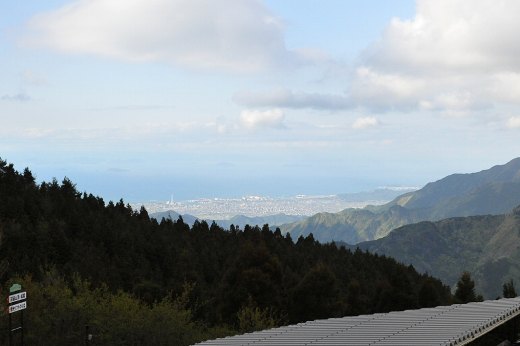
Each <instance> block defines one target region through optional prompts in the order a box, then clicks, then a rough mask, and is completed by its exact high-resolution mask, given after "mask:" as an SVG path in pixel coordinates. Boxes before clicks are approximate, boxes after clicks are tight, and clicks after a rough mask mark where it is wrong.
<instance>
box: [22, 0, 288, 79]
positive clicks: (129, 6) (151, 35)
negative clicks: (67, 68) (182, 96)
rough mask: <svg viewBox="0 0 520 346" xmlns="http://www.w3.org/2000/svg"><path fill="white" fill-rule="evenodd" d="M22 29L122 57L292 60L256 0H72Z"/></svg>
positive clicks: (50, 42)
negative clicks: (26, 28) (72, 0)
mask: <svg viewBox="0 0 520 346" xmlns="http://www.w3.org/2000/svg"><path fill="white" fill-rule="evenodd" d="M28 29H29V32H28V34H27V36H26V37H25V39H24V40H23V42H24V43H26V44H29V45H37V46H44V47H48V48H51V49H55V50H59V51H62V52H67V53H86V54H93V55H100V56H107V57H112V58H117V59H123V60H127V61H139V62H140V61H161V62H168V63H172V64H177V65H181V66H187V67H193V68H218V69H227V70H232V71H251V70H260V69H264V68H267V67H271V66H274V65H283V64H285V63H289V62H294V61H292V59H298V54H296V53H292V52H289V51H288V50H287V49H286V47H285V43H284V37H283V26H282V24H281V21H280V20H279V19H278V18H277V17H276V16H275V15H273V14H272V13H271V12H270V11H269V10H268V9H267V8H266V7H265V5H264V4H263V3H262V2H261V1H258V0H221V1H212V0H78V1H75V2H73V3H71V4H69V5H66V6H63V7H61V8H59V9H57V10H54V11H51V12H47V13H43V14H40V15H38V16H36V17H34V18H32V20H31V21H30V22H29V23H28Z"/></svg>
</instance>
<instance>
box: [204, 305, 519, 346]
mask: <svg viewBox="0 0 520 346" xmlns="http://www.w3.org/2000/svg"><path fill="white" fill-rule="evenodd" d="M519 314H520V298H509V299H499V300H488V301H485V302H479V303H468V304H455V305H450V306H438V307H436V308H426V309H419V310H406V311H396V312H390V313H385V314H374V315H361V316H352V317H342V318H331V319H327V320H316V321H309V322H304V323H298V324H295V325H290V326H286V327H281V328H273V329H268V330H263V331H260V332H254V333H248V334H243V335H237V336H231V337H226V338H221V339H216V340H209V341H205V342H202V343H200V344H197V345H207V346H209V345H255V346H256V345H277V346H284V345H287V346H290V345H356V346H362V345H398V346H405V345H416V346H420V345H450V346H454V345H457V346H458V345H465V344H467V343H469V342H471V341H473V340H475V339H477V338H478V337H480V336H482V335H483V334H486V333H487V332H489V331H491V330H492V329H494V328H496V327H498V326H499V325H501V324H503V323H505V322H507V321H508V320H510V319H512V318H514V317H516V316H518V315H519Z"/></svg>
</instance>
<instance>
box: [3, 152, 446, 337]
mask: <svg viewBox="0 0 520 346" xmlns="http://www.w3.org/2000/svg"><path fill="white" fill-rule="evenodd" d="M0 269H1V271H0V280H1V282H0V283H1V286H2V288H3V291H2V292H5V290H6V289H7V286H8V285H10V284H11V283H12V282H13V280H14V278H16V277H18V278H19V279H17V280H21V282H22V284H23V285H24V287H28V288H27V289H28V290H30V291H28V295H29V297H32V300H31V301H30V302H29V304H30V306H31V307H32V308H31V311H30V313H28V314H27V316H28V318H29V322H28V323H29V324H31V325H32V326H33V328H32V329H31V332H30V333H29V334H28V335H27V343H28V344H38V345H71V344H79V343H82V342H83V341H82V340H83V339H75V338H80V337H81V336H82V334H81V333H82V330H83V329H82V328H83V327H84V325H85V324H90V325H92V326H93V328H97V330H99V333H98V334H99V335H100V336H99V337H100V338H101V337H103V338H104V340H105V342H106V344H107V345H108V344H110V345H119V344H121V345H128V344H132V345H146V344H147V342H146V341H143V339H142V338H144V337H145V336H146V335H147V334H150V333H152V334H154V335H156V337H157V338H159V339H160V338H163V339H160V340H159V339H158V340H157V341H156V342H154V344H155V345H166V344H168V345H171V344H187V343H190V342H194V341H196V340H201V339H203V338H206V337H210V335H222V334H225V333H229V332H238V331H246V330H253V329H258V328H267V327H269V326H275V325H282V324H286V323H294V322H299V321H304V320H309V319H317V318H326V317H333V316H343V315H348V314H360V313H373V312H382V311H390V310H400V309H409V308H416V307H420V306H431V305H438V304H449V303H450V300H451V296H450V294H449V290H448V288H447V287H446V286H443V285H442V283H441V282H440V281H438V280H436V279H433V278H431V277H429V276H427V275H422V274H418V273H417V272H416V271H415V270H414V269H413V268H412V267H406V266H403V265H401V264H398V263H397V262H396V261H395V260H393V259H390V258H387V257H384V256H378V255H371V254H368V253H364V252H361V251H354V252H351V251H350V250H346V249H345V248H339V249H338V248H337V247H336V246H334V245H322V244H320V243H318V242H317V241H315V240H314V238H313V237H312V235H311V236H308V237H305V238H303V237H301V238H299V239H298V240H297V241H296V242H293V240H292V239H291V238H290V236H283V235H282V234H281V233H280V231H279V230H277V231H276V232H271V231H270V230H269V227H268V226H267V225H265V226H264V227H263V228H259V227H249V226H246V227H244V229H243V230H242V229H237V228H235V227H233V226H231V227H230V229H229V230H224V229H222V228H221V227H219V226H217V225H216V224H212V225H208V224H207V223H206V222H195V223H194V225H193V227H190V226H188V225H187V224H185V223H184V222H183V221H182V219H179V220H177V221H172V220H167V219H165V220H163V221H162V222H160V223H159V222H157V221H156V220H155V219H150V218H149V216H148V213H147V212H146V210H145V209H144V208H143V209H141V210H140V211H135V210H132V209H131V208H130V206H128V205H125V203H124V202H123V201H122V200H121V201H119V202H117V203H113V202H108V203H105V202H104V201H103V199H101V198H99V197H96V196H93V195H91V194H87V193H80V192H78V191H77V190H76V188H75V186H74V184H73V183H72V182H71V181H70V180H68V179H64V180H63V181H62V182H61V183H58V182H57V181H56V180H54V181H52V182H49V183H42V184H36V183H35V180H34V177H33V176H32V174H31V172H30V171H29V170H28V169H26V170H25V171H24V172H23V173H19V172H17V171H16V170H15V169H14V167H13V166H12V165H8V164H6V163H5V162H4V161H1V160H0ZM425 288H426V289H425ZM420 292H423V293H424V292H428V295H424V294H421V293H420ZM2 301H4V299H2ZM132 309H133V310H132ZM2 311H5V309H2ZM118 311H119V312H118ZM132 311H133V312H132ZM116 312H117V314H116ZM138 312H139V313H138ZM152 312H153V314H155V315H153V314H152ZM67 314H69V315H70V316H75V317H74V318H72V317H70V318H64V316H67ZM114 314H115V315H114ZM150 314H152V315H153V316H156V317H154V318H157V319H159V320H160V321H161V323H158V324H150V322H149V319H150V318H148V320H146V322H144V321H143V320H141V319H137V317H136V316H143V317H142V318H145V319H146V316H152V315H150ZM157 314H158V315H157ZM172 314H173V315H172ZM110 316H112V317H110ZM114 316H118V317H114ZM125 316H127V317H125ZM130 316H134V317H130ZM126 318H128V320H127V319H126ZM118 319H120V320H119V322H117V321H118ZM5 321H6V316H5V314H4V315H2V323H3V326H4V327H5V323H6V322H5ZM168 321H171V322H168ZM110 326H111V327H110ZM125 328H126V329H125ZM154 328H160V331H159V329H158V330H156V329H154ZM208 328H209V329H208ZM215 328H217V329H215ZM170 329H172V330H173V329H175V330H177V332H179V331H182V333H183V334H182V335H186V340H185V341H176V342H175V343H172V341H171V340H173V339H172V338H178V336H175V335H173V334H171V333H165V331H168V330H170ZM67 333H69V334H70V335H69V334H67ZM118 333H119V334H118ZM163 334H164V335H163ZM43 335H45V338H43V339H42V336H43ZM64 335H66V336H67V338H68V339H67V338H65V336H64ZM121 335H124V337H123V336H121ZM4 336H5V334H4ZM188 336H189V337H188ZM64 338H65V339H64ZM121 338H123V339H121ZM125 338H126V339H125ZM42 340H43V341H42ZM63 340H64V341H63ZM78 340H79V341H78ZM139 340H141V341H139ZM3 341H5V340H1V339H0V343H2V344H3Z"/></svg>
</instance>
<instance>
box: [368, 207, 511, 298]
mask: <svg viewBox="0 0 520 346" xmlns="http://www.w3.org/2000/svg"><path fill="white" fill-rule="evenodd" d="M358 246H359V247H360V248H361V249H362V250H368V251H369V252H371V253H378V254H384V255H386V256H390V257H393V258H395V259H397V260H398V261H400V262H402V263H405V264H412V265H413V266H414V268H416V269H417V270H418V271H419V272H425V273H426V272H427V273H429V274H431V275H433V276H435V277H438V278H440V279H441V280H442V281H443V282H445V283H447V284H449V285H450V286H452V287H455V285H456V283H457V280H458V275H459V274H460V273H462V272H463V271H468V272H469V273H471V275H472V276H473V277H474V278H475V284H476V286H475V288H476V289H477V291H479V292H482V294H483V295H484V297H486V298H487V299H494V298H496V297H498V296H500V295H502V294H503V292H502V287H501V285H502V284H503V283H506V282H508V281H510V280H511V279H512V278H518V277H520V252H519V251H518V250H519V249H520V207H519V208H516V209H514V210H513V211H512V212H510V213H508V214H505V215H487V216H471V217H458V218H451V219H445V220H441V221H437V222H427V221H424V222H419V223H416V224H411V225H406V226H403V227H400V228H398V229H396V230H394V231H392V232H391V233H390V234H389V235H388V236H387V237H385V238H382V239H378V240H374V241H369V242H365V243H360V244H358Z"/></svg>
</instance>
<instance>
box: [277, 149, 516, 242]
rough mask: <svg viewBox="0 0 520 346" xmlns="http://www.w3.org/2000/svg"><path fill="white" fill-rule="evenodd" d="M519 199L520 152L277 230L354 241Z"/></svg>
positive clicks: (493, 210) (502, 209) (497, 210)
mask: <svg viewBox="0 0 520 346" xmlns="http://www.w3.org/2000/svg"><path fill="white" fill-rule="evenodd" d="M518 204H520V158H516V159H514V160H512V161H510V162H508V163H507V164H505V165H499V166H494V167H492V168H490V169H488V170H484V171H481V172H477V173H470V174H452V175H450V176H447V177H445V178H443V179H441V180H438V181H436V182H433V183H428V184H427V185H426V186H424V187H423V188H422V189H420V190H417V191H414V192H409V193H405V194H403V195H401V196H399V197H397V198H395V199H394V200H393V201H391V202H389V203H387V204H384V205H382V206H368V207H366V208H364V209H362V210H361V211H360V210H359V209H345V210H343V211H341V212H339V213H336V214H324V213H322V214H317V215H314V216H312V217H310V218H308V219H305V220H303V221H300V222H297V223H293V224H287V225H282V226H281V230H282V232H284V233H285V232H289V233H291V235H292V236H293V238H295V237H299V236H307V235H308V234H309V233H313V235H314V237H315V238H316V239H317V240H319V241H322V242H328V241H332V240H335V241H345V242H347V243H350V244H355V243H357V242H359V241H364V240H373V239H379V238H381V237H384V236H385V235H387V234H388V233H389V232H390V231H391V230H392V229H394V228H396V227H399V226H403V225H406V224H409V223H413V222H419V221H436V220H441V219H444V218H449V217H455V216H470V215H485V214H501V213H506V212H508V211H509V210H511V209H512V208H514V207H515V206H516V205H518Z"/></svg>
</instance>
